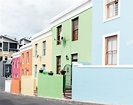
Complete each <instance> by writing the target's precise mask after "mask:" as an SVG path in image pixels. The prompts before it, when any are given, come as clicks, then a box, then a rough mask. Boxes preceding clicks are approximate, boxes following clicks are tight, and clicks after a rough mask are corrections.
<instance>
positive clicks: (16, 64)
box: [11, 52, 21, 94]
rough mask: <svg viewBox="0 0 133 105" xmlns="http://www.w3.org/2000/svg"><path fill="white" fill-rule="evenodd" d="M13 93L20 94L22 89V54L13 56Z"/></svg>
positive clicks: (18, 53)
mask: <svg viewBox="0 0 133 105" xmlns="http://www.w3.org/2000/svg"><path fill="white" fill-rule="evenodd" d="M12 57H13V59H12V89H11V92H12V93H16V94H19V93H20V89H21V73H20V52H17V53H14V54H13V55H12Z"/></svg>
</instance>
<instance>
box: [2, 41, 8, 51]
mask: <svg viewBox="0 0 133 105" xmlns="http://www.w3.org/2000/svg"><path fill="white" fill-rule="evenodd" d="M3 51H8V42H3Z"/></svg>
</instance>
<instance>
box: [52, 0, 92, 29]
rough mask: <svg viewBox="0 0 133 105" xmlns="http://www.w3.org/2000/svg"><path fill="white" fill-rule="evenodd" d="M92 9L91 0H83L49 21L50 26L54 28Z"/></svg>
mask: <svg viewBox="0 0 133 105" xmlns="http://www.w3.org/2000/svg"><path fill="white" fill-rule="evenodd" d="M91 7H92V0H84V1H82V2H80V3H78V4H76V5H74V6H72V7H70V8H69V9H67V10H65V11H64V12H62V13H60V14H59V15H57V16H55V17H54V18H52V19H51V22H50V23H51V26H52V27H53V26H55V25H57V24H59V23H61V22H63V21H65V20H67V19H69V18H71V17H73V16H75V15H77V14H79V13H81V12H83V11H85V10H87V9H89V8H91Z"/></svg>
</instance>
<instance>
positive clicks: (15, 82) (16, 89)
mask: <svg viewBox="0 0 133 105" xmlns="http://www.w3.org/2000/svg"><path fill="white" fill-rule="evenodd" d="M20 89H21V84H20V79H15V78H12V88H11V92H12V93H15V94H20V91H21V90H20Z"/></svg>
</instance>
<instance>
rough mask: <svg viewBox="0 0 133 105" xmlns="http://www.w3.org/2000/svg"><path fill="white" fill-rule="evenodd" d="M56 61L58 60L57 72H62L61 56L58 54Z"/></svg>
mask: <svg viewBox="0 0 133 105" xmlns="http://www.w3.org/2000/svg"><path fill="white" fill-rule="evenodd" d="M56 62H57V70H56V73H57V74H60V70H61V56H57V57H56Z"/></svg>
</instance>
